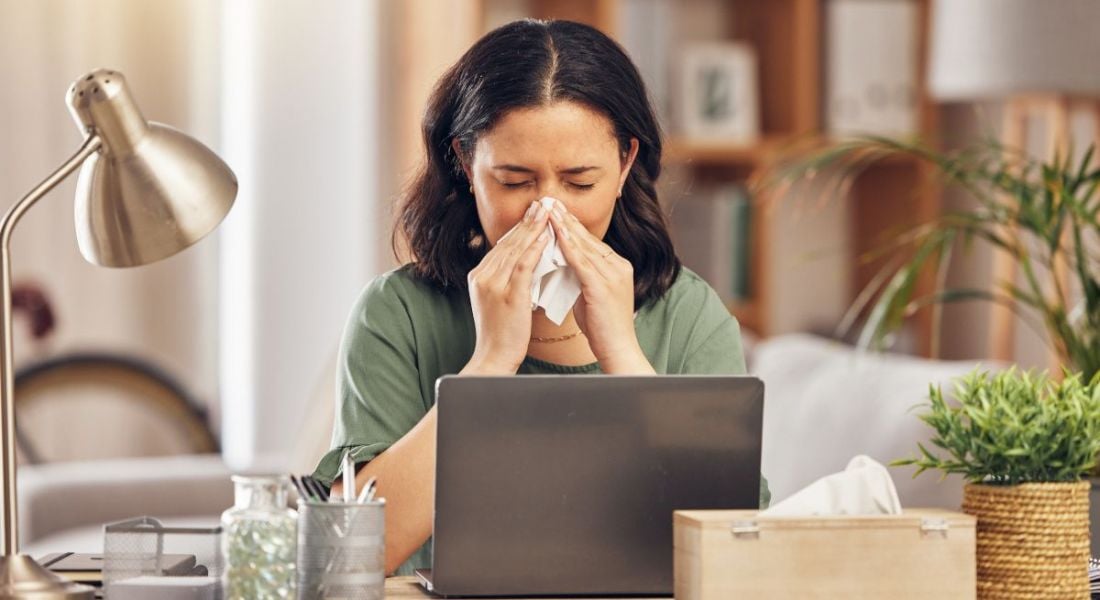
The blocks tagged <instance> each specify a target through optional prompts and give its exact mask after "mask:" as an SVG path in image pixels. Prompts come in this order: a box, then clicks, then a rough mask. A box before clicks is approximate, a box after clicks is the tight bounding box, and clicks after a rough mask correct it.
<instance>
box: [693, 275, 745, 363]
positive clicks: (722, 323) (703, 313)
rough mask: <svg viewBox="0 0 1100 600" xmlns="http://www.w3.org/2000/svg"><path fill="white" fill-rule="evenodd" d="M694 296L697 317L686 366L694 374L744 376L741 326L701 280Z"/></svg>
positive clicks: (715, 294)
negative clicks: (696, 298)
mask: <svg viewBox="0 0 1100 600" xmlns="http://www.w3.org/2000/svg"><path fill="white" fill-rule="evenodd" d="M698 285H699V288H698V289H696V290H693V292H692V295H693V296H697V297H698V300H697V301H695V302H692V303H691V304H694V305H696V306H697V310H698V313H696V314H697V315H698V316H697V317H696V318H695V323H694V326H693V327H692V335H691V337H690V338H689V341H688V347H687V351H686V353H685V357H684V362H683V367H682V368H681V370H680V372H681V373H683V374H693V375H743V374H745V372H746V368H745V354H744V352H743V351H742V349H741V326H740V325H739V324H738V323H737V319H735V318H733V315H731V314H730V312H729V309H727V308H726V305H725V304H723V303H722V300H721V299H720V298H719V297H718V294H717V293H716V292H715V291H714V290H713V289H712V288H711V287H710V286H709V285H707V284H706V283H705V282H703V281H702V280H699V281H698Z"/></svg>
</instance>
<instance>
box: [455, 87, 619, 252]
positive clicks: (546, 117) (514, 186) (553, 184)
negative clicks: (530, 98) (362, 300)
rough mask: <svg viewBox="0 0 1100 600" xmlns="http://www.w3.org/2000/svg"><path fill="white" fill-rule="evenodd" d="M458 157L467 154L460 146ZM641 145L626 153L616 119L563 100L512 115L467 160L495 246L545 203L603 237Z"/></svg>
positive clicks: (465, 165) (483, 137) (468, 173)
mask: <svg viewBox="0 0 1100 600" xmlns="http://www.w3.org/2000/svg"><path fill="white" fill-rule="evenodd" d="M455 146H456V147H455V151H456V152H457V153H458V154H459V156H461V155H462V154H461V152H459V149H458V147H457V142H456V144H455ZM637 152H638V140H636V139H632V140H631V141H630V151H629V152H628V153H627V156H626V157H625V158H624V157H622V156H621V155H620V153H619V143H618V141H617V140H616V139H615V135H614V128H613V126H612V124H611V120H610V119H608V118H607V117H605V116H604V115H602V114H600V113H598V112H596V111H594V110H591V109H589V108H587V107H585V106H584V105H581V104H578V103H576V102H569V101H562V102H555V103H553V104H550V105H547V106H541V107H537V108H522V109H516V110H512V111H510V112H508V113H506V114H505V115H504V116H503V117H501V119H500V120H499V121H498V122H497V124H496V125H495V126H494V127H493V128H492V129H490V130H489V131H487V132H485V133H484V134H482V135H481V136H480V137H479V138H478V139H477V143H476V145H475V149H474V152H473V155H472V156H470V157H466V159H467V160H465V161H463V169H464V170H465V171H466V176H467V177H468V178H469V180H470V181H471V182H472V184H473V188H474V196H475V198H476V199H477V214H478V218H479V219H480V221H481V227H482V229H483V230H484V231H485V235H486V237H487V238H488V242H489V244H490V245H495V244H496V243H497V240H499V239H500V238H501V237H503V236H504V234H505V233H507V232H508V230H509V229H511V228H512V227H513V226H515V224H516V223H518V222H519V220H520V219H521V218H522V217H523V213H524V212H525V211H526V210H527V208H528V207H529V206H530V205H531V202H533V201H535V200H538V199H539V198H542V197H543V196H552V197H554V198H557V199H558V200H561V201H562V203H564V204H565V207H566V208H567V209H568V210H569V212H570V213H572V214H573V215H575V216H576V217H577V219H579V220H580V222H581V223H582V224H583V225H584V226H585V227H586V228H587V229H588V230H589V231H590V232H592V234H593V235H595V236H596V237H599V238H603V236H604V234H606V233H607V228H608V226H609V225H610V224H611V213H612V212H613V210H614V208H615V202H616V198H617V197H618V196H619V194H620V193H621V189H622V187H623V184H624V182H625V181H626V177H627V175H628V174H629V172H630V167H631V165H632V164H634V157H635V156H636V155H637Z"/></svg>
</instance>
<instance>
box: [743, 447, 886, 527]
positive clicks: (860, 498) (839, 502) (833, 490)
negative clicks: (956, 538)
mask: <svg viewBox="0 0 1100 600" xmlns="http://www.w3.org/2000/svg"><path fill="white" fill-rule="evenodd" d="M760 514H761V515H764V516H770V517H800V516H814V515H897V514H901V502H900V501H899V500H898V491H897V489H895V488H894V480H893V479H892V478H891V477H890V472H889V471H887V470H886V467H884V466H882V465H881V464H880V463H878V462H876V461H875V460H874V459H872V458H871V457H869V456H863V455H859V456H856V457H855V458H853V459H852V460H851V461H849V462H848V467H847V468H845V469H844V470H843V471H841V472H839V473H833V474H832V475H826V476H825V477H822V478H821V479H818V480H817V481H815V482H813V483H811V484H810V485H808V486H806V487H804V488H802V489H801V490H799V491H797V492H795V493H794V494H792V495H791V496H790V497H788V498H787V499H786V500H783V501H782V502H780V503H778V504H776V505H775V506H772V507H771V508H769V509H767V510H764V511H761V512H760Z"/></svg>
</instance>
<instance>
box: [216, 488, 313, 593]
mask: <svg viewBox="0 0 1100 600" xmlns="http://www.w3.org/2000/svg"><path fill="white" fill-rule="evenodd" d="M233 484H234V499H233V508H230V509H229V510H227V511H225V512H224V513H222V528H223V537H222V554H223V555H224V556H225V594H224V598H225V600H253V599H255V598H293V597H294V586H295V580H296V577H295V567H294V563H295V560H297V557H298V550H297V540H298V513H297V512H296V511H294V509H291V508H288V507H287V504H286V502H287V493H288V491H289V486H290V480H289V479H288V478H287V477H286V476H285V475H279V476H264V477H254V476H242V475H234V476H233Z"/></svg>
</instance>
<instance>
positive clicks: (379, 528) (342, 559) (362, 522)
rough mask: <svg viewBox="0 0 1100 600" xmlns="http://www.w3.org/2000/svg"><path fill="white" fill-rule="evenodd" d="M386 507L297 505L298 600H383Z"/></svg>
mask: <svg viewBox="0 0 1100 600" xmlns="http://www.w3.org/2000/svg"><path fill="white" fill-rule="evenodd" d="M385 507H386V501H385V500H383V499H379V500H374V501H371V502H365V503H361V504H360V503H352V504H348V503H343V502H309V501H299V502H298V597H299V598H303V599H307V600H312V599H314V598H353V599H359V600H383V598H384V594H385V582H386V572H385V568H386V567H385V556H386V552H385V544H384V541H385Z"/></svg>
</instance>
